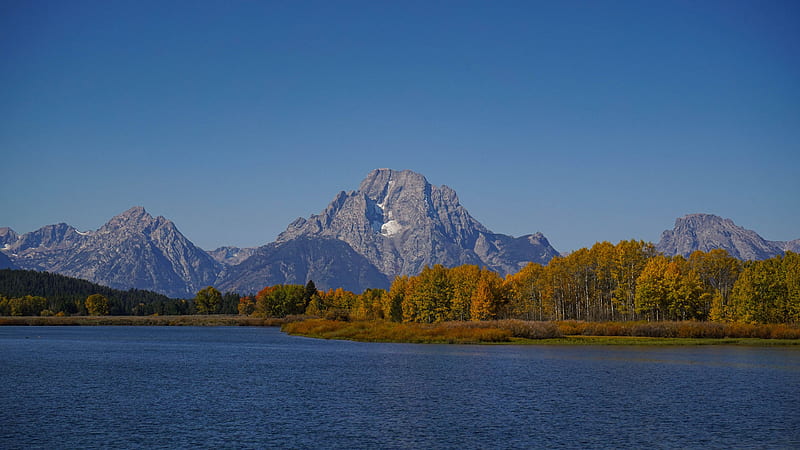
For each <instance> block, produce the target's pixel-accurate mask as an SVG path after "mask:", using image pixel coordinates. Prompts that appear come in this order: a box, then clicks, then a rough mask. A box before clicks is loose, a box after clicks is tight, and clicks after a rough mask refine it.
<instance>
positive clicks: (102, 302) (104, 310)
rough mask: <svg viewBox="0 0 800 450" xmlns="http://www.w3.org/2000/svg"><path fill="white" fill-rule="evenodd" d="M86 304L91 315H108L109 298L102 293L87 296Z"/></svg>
mask: <svg viewBox="0 0 800 450" xmlns="http://www.w3.org/2000/svg"><path fill="white" fill-rule="evenodd" d="M84 306H85V307H86V312H88V313H89V315H90V316H107V315H108V299H107V298H106V297H105V296H103V295H101V294H92V295H90V296H89V297H87V298H86V301H85V302H84Z"/></svg>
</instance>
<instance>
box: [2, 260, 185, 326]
mask: <svg viewBox="0 0 800 450" xmlns="http://www.w3.org/2000/svg"><path fill="white" fill-rule="evenodd" d="M95 294H99V295H101V296H103V297H105V298H106V299H107V300H108V311H107V314H111V315H149V314H189V313H191V312H192V310H193V306H192V304H191V302H188V301H186V300H178V299H171V298H169V297H167V296H165V295H161V294H157V293H155V292H150V291H141V290H137V289H131V290H129V291H120V290H116V289H112V288H109V287H106V286H101V285H99V284H94V283H91V282H89V281H85V280H79V279H77V278H70V277H66V276H63V275H58V274H54V273H48V272H36V271H32V270H10V269H3V270H0V315H39V314H42V313H44V315H47V314H59V313H63V314H66V315H73V314H87V313H88V311H87V309H86V300H87V298H88V297H89V296H91V295H95ZM42 305H44V308H41V307H42ZM15 308H16V309H15ZM34 309H38V313H37V311H34Z"/></svg>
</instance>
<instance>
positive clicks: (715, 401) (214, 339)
mask: <svg viewBox="0 0 800 450" xmlns="http://www.w3.org/2000/svg"><path fill="white" fill-rule="evenodd" d="M798 400H800V349H794V348H767V347H716V346H712V347H608V346H585V347H578V346H447V345H413V344H365V343H356V342H342V341H322V340H314V339H306V338H299V337H291V336H286V335H284V334H282V333H280V332H279V331H278V330H277V329H275V328H244V327H242V328H236V327H221V328H194V327H0V448H32V447H34V448H35V447H41V448H54V447H55V448H87V447H103V448H131V447H132V448H154V447H162V448H181V447H213V448H220V447H227V448H243V447H244V448H271V447H277V448H532V447H545V448H554V447H584V448H605V447H613V448H619V447H636V448H641V447H650V446H657V447H662V448H663V447H672V448H686V447H692V448H731V447H734V448H747V447H753V448H799V447H800V406H798Z"/></svg>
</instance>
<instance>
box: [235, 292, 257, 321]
mask: <svg viewBox="0 0 800 450" xmlns="http://www.w3.org/2000/svg"><path fill="white" fill-rule="evenodd" d="M237 310H238V311H239V314H241V315H243V316H249V315H250V314H253V313H254V312H255V310H256V302H255V299H253V297H250V296H245V297H242V298H240V299H239V305H238V306H237Z"/></svg>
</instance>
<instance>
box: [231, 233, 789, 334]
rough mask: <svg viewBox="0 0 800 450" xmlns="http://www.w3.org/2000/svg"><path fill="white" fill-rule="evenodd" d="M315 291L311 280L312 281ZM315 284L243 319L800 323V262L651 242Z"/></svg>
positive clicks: (256, 302) (266, 295)
mask: <svg viewBox="0 0 800 450" xmlns="http://www.w3.org/2000/svg"><path fill="white" fill-rule="evenodd" d="M309 284H312V283H309ZM313 290H314V288H313V287H309V286H308V285H307V286H305V287H303V286H300V285H280V286H272V287H268V288H265V289H264V290H262V291H261V292H259V293H258V294H257V295H256V296H255V297H254V298H253V297H243V298H242V299H241V301H240V305H239V312H240V314H251V315H261V316H272V317H282V316H284V315H287V314H308V315H314V316H329V317H334V318H335V317H351V318H354V319H383V320H390V321H395V322H421V323H436V322H445V321H466V320H473V321H480V320H503V319H522V320H537V321H548V320H556V321H563V320H580V321H684V320H698V321H715V322H740V323H798V322H800V255H798V254H795V253H791V252H787V253H786V254H785V255H782V256H776V257H774V258H771V259H768V260H764V261H746V262H743V261H740V260H738V259H736V258H734V257H732V256H730V255H729V254H728V253H727V252H726V251H725V250H719V249H717V250H711V251H709V252H703V251H696V252H694V253H692V254H691V255H690V256H689V257H688V258H684V257H682V256H674V257H668V256H664V255H662V254H659V253H658V252H656V250H655V248H654V246H653V244H650V243H647V242H643V241H621V242H619V243H618V244H616V245H614V244H611V243H609V242H600V243H597V244H595V245H594V246H592V247H591V248H583V249H580V250H578V251H576V252H573V253H571V254H569V255H566V256H560V257H556V258H553V259H552V260H551V261H550V262H549V263H548V264H547V265H541V264H536V263H530V264H528V265H527V266H525V267H524V268H523V269H522V270H520V271H519V272H517V273H515V274H511V275H508V276H507V277H505V278H503V277H501V276H500V275H498V274H497V273H495V272H493V271H490V270H487V269H485V268H481V267H478V266H475V265H463V266H458V267H454V268H446V267H443V266H441V265H434V266H432V267H425V268H424V269H423V270H422V272H421V273H420V274H419V275H416V276H399V277H396V278H395V279H394V281H393V282H392V284H391V287H390V289H389V290H388V291H385V290H381V289H368V290H366V291H365V292H363V293H362V294H360V295H356V294H354V293H352V292H348V291H344V290H342V289H336V290H329V291H327V292H321V291H318V292H316V293H314V292H313Z"/></svg>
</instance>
